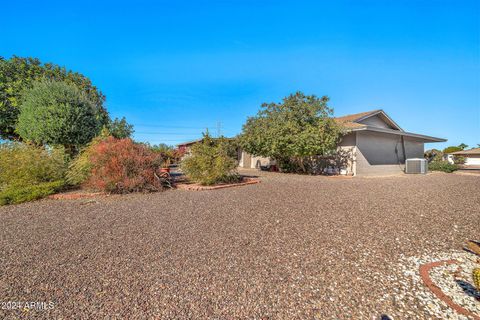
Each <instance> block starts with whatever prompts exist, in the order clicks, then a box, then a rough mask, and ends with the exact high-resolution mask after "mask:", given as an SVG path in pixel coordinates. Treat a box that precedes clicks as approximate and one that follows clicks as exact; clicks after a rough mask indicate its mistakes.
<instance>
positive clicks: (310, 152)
mask: <svg viewBox="0 0 480 320" xmlns="http://www.w3.org/2000/svg"><path fill="white" fill-rule="evenodd" d="M328 100H329V99H328V97H326V96H324V97H321V98H318V97H316V96H315V95H311V96H306V95H304V94H303V93H302V92H297V93H295V94H292V95H290V96H288V97H286V98H284V99H283V101H282V103H264V104H263V105H262V107H261V110H260V111H259V112H258V114H257V115H256V116H255V117H250V118H248V120H247V122H246V124H245V125H244V126H243V133H242V134H241V136H240V143H241V145H242V147H243V148H244V150H245V151H247V152H249V153H251V154H253V155H257V156H264V157H272V158H274V159H286V158H289V157H291V158H297V159H301V158H303V157H308V156H317V155H327V154H330V153H332V152H333V151H334V150H336V147H337V144H338V142H339V139H340V137H341V134H342V128H341V127H340V126H339V125H337V123H336V122H335V121H334V120H333V118H332V117H331V116H332V114H333V109H332V108H329V107H328V105H327V102H328ZM300 162H301V161H300Z"/></svg>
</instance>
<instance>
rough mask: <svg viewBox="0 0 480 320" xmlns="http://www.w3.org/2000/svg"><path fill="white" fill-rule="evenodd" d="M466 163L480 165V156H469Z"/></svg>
mask: <svg viewBox="0 0 480 320" xmlns="http://www.w3.org/2000/svg"><path fill="white" fill-rule="evenodd" d="M465 164H466V165H467V166H480V156H474V157H467V158H466V159H465Z"/></svg>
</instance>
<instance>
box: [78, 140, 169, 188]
mask: <svg viewBox="0 0 480 320" xmlns="http://www.w3.org/2000/svg"><path fill="white" fill-rule="evenodd" d="M89 161H90V165H91V167H90V168H91V172H90V175H89V178H88V179H87V181H86V182H85V185H86V186H87V187H91V188H94V189H98V190H103V191H106V192H109V193H128V192H135V191H158V190H161V189H163V182H162V180H161V179H160V178H159V176H158V171H157V170H158V169H159V168H160V167H161V164H162V163H161V162H162V160H161V157H159V156H158V155H157V154H155V153H154V152H152V151H151V150H150V149H149V148H148V147H146V146H144V145H142V144H137V143H134V142H133V141H132V140H131V139H129V138H126V139H115V138H113V137H108V138H106V139H103V140H101V141H100V142H98V143H96V144H93V145H92V146H91V150H89Z"/></svg>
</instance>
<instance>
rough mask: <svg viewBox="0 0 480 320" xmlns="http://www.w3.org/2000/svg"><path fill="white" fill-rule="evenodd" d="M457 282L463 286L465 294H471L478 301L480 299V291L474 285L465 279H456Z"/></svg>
mask: <svg viewBox="0 0 480 320" xmlns="http://www.w3.org/2000/svg"><path fill="white" fill-rule="evenodd" d="M455 281H456V282H457V284H458V285H459V286H460V288H462V290H463V292H465V294H467V295H469V296H470V297H474V298H475V299H477V300H478V301H480V291H478V290H477V289H476V288H475V287H474V286H472V285H471V284H470V283H468V282H467V281H463V280H455Z"/></svg>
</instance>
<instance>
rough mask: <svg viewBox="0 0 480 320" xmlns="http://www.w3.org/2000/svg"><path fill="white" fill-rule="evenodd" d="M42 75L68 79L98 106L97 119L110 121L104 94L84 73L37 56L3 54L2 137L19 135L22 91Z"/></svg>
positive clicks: (0, 79)
mask: <svg viewBox="0 0 480 320" xmlns="http://www.w3.org/2000/svg"><path fill="white" fill-rule="evenodd" d="M43 78H46V79H49V80H55V81H65V82H67V83H69V84H72V85H74V86H76V87H77V88H78V89H79V90H80V91H82V92H83V93H84V94H85V95H86V96H87V98H88V100H89V101H91V103H92V104H93V105H94V106H95V108H96V109H97V110H98V117H99V118H98V120H99V121H100V122H101V123H102V124H103V125H107V124H108V122H109V117H108V113H107V111H106V109H105V107H104V102H105V96H104V95H103V94H102V92H100V90H98V89H97V88H96V87H95V86H94V85H93V84H92V82H91V81H90V79H88V78H87V77H85V76H84V75H82V74H80V73H77V72H73V71H70V70H67V69H65V68H64V67H60V66H58V65H55V64H52V63H45V64H43V63H41V62H40V60H38V59H36V58H20V57H16V56H13V57H12V58H10V59H4V58H2V57H0V138H2V139H10V140H11V139H18V138H19V136H18V134H17V133H16V132H15V125H16V122H17V118H18V115H19V113H20V109H19V107H20V105H21V103H22V96H23V92H25V90H26V89H29V88H31V87H32V85H33V83H34V82H35V81H38V80H41V79H43Z"/></svg>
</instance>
